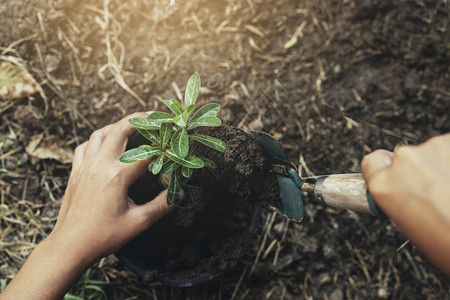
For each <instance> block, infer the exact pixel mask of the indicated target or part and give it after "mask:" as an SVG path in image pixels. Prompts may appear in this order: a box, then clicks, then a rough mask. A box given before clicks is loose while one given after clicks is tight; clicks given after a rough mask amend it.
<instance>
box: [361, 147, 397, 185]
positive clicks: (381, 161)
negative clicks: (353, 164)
mask: <svg viewBox="0 0 450 300" xmlns="http://www.w3.org/2000/svg"><path fill="white" fill-rule="evenodd" d="M393 158H394V153H393V152H390V151H387V150H376V151H374V152H372V153H370V154H368V155H366V156H364V158H363V160H362V161H361V171H362V173H363V177H364V179H365V180H366V182H369V181H370V180H371V178H372V177H373V176H374V175H375V174H376V173H378V172H379V171H381V170H382V169H384V168H386V167H388V166H389V165H390V164H391V163H392V159H393Z"/></svg>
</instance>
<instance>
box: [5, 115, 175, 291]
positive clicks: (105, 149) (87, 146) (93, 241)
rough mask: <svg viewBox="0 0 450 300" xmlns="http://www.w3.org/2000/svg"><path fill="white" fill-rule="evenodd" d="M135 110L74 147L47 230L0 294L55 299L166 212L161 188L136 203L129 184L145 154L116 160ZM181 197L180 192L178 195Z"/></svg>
mask: <svg viewBox="0 0 450 300" xmlns="http://www.w3.org/2000/svg"><path fill="white" fill-rule="evenodd" d="M146 116H147V114H145V113H136V114H133V115H131V116H128V117H126V118H124V119H122V120H121V121H119V122H117V123H115V124H112V125H108V126H106V127H104V128H102V129H100V130H97V131H95V132H94V133H93V134H92V135H91V137H90V139H89V141H88V142H85V143H84V144H82V145H80V146H78V147H77V148H76V149H75V154H74V159H73V163H72V172H71V174H70V177H69V182H68V186H67V189H66V192H65V194H64V197H63V201H62V205H61V209H60V211H59V215H58V220H57V222H56V225H55V228H54V229H53V231H52V232H51V234H50V235H49V236H48V237H47V238H46V239H45V240H44V241H43V242H41V243H40V244H39V245H38V246H37V248H36V249H35V250H34V251H33V252H32V253H31V255H30V257H29V258H28V260H27V261H26V262H25V264H24V266H23V267H22V269H21V270H20V271H19V273H18V274H17V275H16V277H15V278H14V280H13V281H12V282H11V283H10V284H9V285H8V286H7V288H6V289H5V290H4V292H3V293H2V295H1V296H2V299H3V298H4V299H60V298H62V297H63V296H64V294H65V293H66V292H67V291H68V290H69V288H70V287H71V286H72V284H73V283H74V282H75V281H76V279H78V277H79V276H81V274H82V273H83V272H84V271H85V270H86V269H87V268H88V267H89V266H90V265H91V264H93V263H94V262H95V261H96V260H98V259H99V258H101V257H103V256H106V255H108V254H111V253H114V252H116V251H117V250H119V249H120V248H121V247H122V246H124V245H125V244H126V243H127V242H128V241H130V240H131V239H132V238H133V237H134V236H136V235H138V234H139V233H141V232H143V231H144V230H145V229H146V228H148V227H149V226H150V225H151V224H153V223H154V222H156V221H157V220H159V219H160V218H161V217H163V216H164V215H165V214H167V213H168V212H169V211H170V210H171V209H172V207H169V206H167V204H166V191H164V192H162V193H161V194H159V195H158V196H157V197H156V198H155V199H154V200H152V201H150V202H148V203H146V204H144V205H136V204H135V203H134V202H133V201H132V200H131V199H130V198H129V197H128V196H127V191H128V188H129V186H130V185H131V184H132V183H133V182H134V181H135V180H136V179H137V178H138V177H139V176H140V175H142V174H143V173H144V172H146V170H147V166H148V164H149V163H150V160H151V159H148V160H146V161H139V162H136V163H132V164H124V163H121V162H119V156H120V155H121V154H122V153H123V152H124V150H125V147H126V144H127V140H128V136H130V135H131V134H132V133H133V132H134V131H135V128H134V127H133V126H132V125H130V124H129V123H128V119H129V118H132V117H146ZM180 197H182V195H180Z"/></svg>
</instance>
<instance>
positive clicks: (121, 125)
mask: <svg viewBox="0 0 450 300" xmlns="http://www.w3.org/2000/svg"><path fill="white" fill-rule="evenodd" d="M136 117H140V118H146V117H147V114H146V113H144V112H140V113H134V114H132V115H129V116H126V117H125V118H123V119H122V120H120V121H119V122H117V123H115V124H113V125H112V127H111V130H110V131H109V132H108V134H107V136H106V138H105V140H104V142H103V145H102V148H101V150H100V151H101V153H102V155H104V156H105V157H108V158H111V159H118V158H119V156H120V155H121V154H122V153H123V152H124V151H125V147H126V144H127V141H128V137H129V136H130V135H131V134H132V133H133V132H135V131H136V128H135V127H134V126H133V125H131V124H130V123H129V122H128V120H129V119H131V118H136Z"/></svg>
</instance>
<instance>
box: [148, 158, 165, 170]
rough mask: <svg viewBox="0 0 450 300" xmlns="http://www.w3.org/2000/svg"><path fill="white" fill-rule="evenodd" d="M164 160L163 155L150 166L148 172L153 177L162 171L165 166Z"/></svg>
mask: <svg viewBox="0 0 450 300" xmlns="http://www.w3.org/2000/svg"><path fill="white" fill-rule="evenodd" d="M163 159H164V155H161V156H160V157H158V158H157V159H155V160H154V161H152V162H151V163H150V164H149V165H148V170H149V171H150V172H152V173H153V175H156V174H158V173H159V172H160V171H161V168H162V165H163Z"/></svg>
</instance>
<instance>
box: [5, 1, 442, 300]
mask: <svg viewBox="0 0 450 300" xmlns="http://www.w3.org/2000/svg"><path fill="white" fill-rule="evenodd" d="M171 2H172V3H174V5H171V4H170V3H171ZM105 3H109V5H108V6H107V10H106V9H105V6H104V4H105ZM449 5H450V4H449V3H448V1H444V0H429V1H416V0H392V1H389V0H377V1H369V0H363V1H353V0H340V1H337V0H331V1H330V0H308V1H295V0H264V1H262V0H236V1H231V0H230V1H209V0H193V1H113V0H110V1H109V2H108V1H106V2H105V1H100V0H93V1H75V0H67V1H51V0H48V1H44V0H35V1H28V0H22V1H17V0H3V1H1V4H0V20H1V27H0V46H2V47H7V46H8V45H12V46H11V47H12V48H13V49H14V51H10V52H8V51H6V52H5V53H3V55H12V56H20V57H22V58H23V60H24V61H25V62H26V64H27V67H28V69H29V71H30V72H31V74H32V75H33V76H34V77H35V78H36V79H37V80H38V82H40V83H41V85H42V86H43V89H44V91H45V93H46V95H47V98H48V104H49V111H48V114H45V110H44V109H45V106H44V101H43V99H41V97H40V96H39V95H36V96H34V97H29V98H26V99H22V100H14V101H12V102H8V103H5V102H2V104H1V106H0V114H1V116H0V120H1V121H0V143H3V144H2V145H5V144H4V141H8V142H7V144H8V147H4V146H2V147H0V148H1V149H0V150H1V151H2V152H1V153H0V164H1V165H0V166H1V172H0V189H1V199H0V200H1V210H0V214H1V220H2V221H1V228H2V231H1V235H0V236H1V239H2V242H4V244H2V245H4V246H2V247H0V252H1V255H0V260H1V264H0V265H1V266H2V268H1V270H0V274H1V276H0V277H1V278H6V279H7V280H10V279H11V278H12V277H13V276H14V274H15V273H16V272H17V270H18V268H19V267H20V266H21V265H22V263H23V260H24V259H25V257H26V256H27V255H28V253H29V251H30V248H31V247H32V245H34V243H36V242H38V241H40V240H42V238H43V237H45V235H46V234H48V233H49V232H50V230H51V228H52V227H53V225H54V221H55V219H54V217H55V216H56V214H57V209H58V207H59V203H60V199H61V197H62V195H63V193H64V189H65V184H66V182H67V178H68V174H69V171H70V167H69V166H68V165H64V164H61V163H59V162H58V161H55V160H40V159H37V158H34V157H32V156H30V155H29V154H28V153H26V151H25V147H26V146H27V145H28V143H29V142H30V141H31V139H32V137H33V136H34V135H37V134H41V133H44V135H45V137H46V138H51V137H57V138H59V139H61V140H63V141H65V142H67V143H68V144H69V145H70V146H71V147H72V148H75V147H76V146H77V145H79V144H81V143H82V142H84V141H86V140H87V139H88V138H89V135H90V134H91V133H92V131H93V130H95V129H96V128H100V127H102V126H104V125H106V124H109V123H111V122H114V121H117V120H118V119H120V118H122V117H124V116H125V115H127V114H129V113H131V112H134V111H146V110H161V109H165V108H164V105H163V104H162V101H161V100H162V99H170V98H178V94H179V90H181V94H182V92H183V87H184V86H185V84H186V81H187V79H188V78H189V76H190V75H191V74H192V73H194V71H198V72H199V74H200V76H201V78H202V90H201V93H200V98H199V104H203V103H207V102H219V103H220V104H221V105H222V110H221V115H220V116H221V118H222V120H223V122H224V124H226V125H231V126H235V127H238V128H244V129H246V128H255V127H258V128H261V126H262V130H263V131H266V132H268V133H270V134H272V135H273V136H275V137H276V138H277V139H278V140H279V141H280V142H281V144H282V145H283V147H284V148H285V149H286V153H287V155H288V157H289V158H290V159H291V160H292V161H293V162H294V163H296V164H297V163H298V164H299V165H301V166H300V168H299V169H301V170H302V176H303V177H306V176H312V175H313V174H314V175H318V174H334V173H348V172H356V171H359V164H360V161H361V159H362V157H363V156H364V155H365V154H367V153H369V152H371V151H373V150H375V149H377V148H384V149H388V150H393V149H395V147H396V145H399V144H404V143H408V144H418V143H421V142H423V141H425V140H427V139H428V138H430V137H432V136H435V135H438V134H442V133H446V132H448V131H449V130H450V114H449V112H450V85H449V84H448V82H449V81H450V70H449V66H450V51H449V43H450V35H449V14H450V6H449ZM295 38H296V39H295ZM109 46H110V47H109ZM0 51H3V50H1V49H0ZM114 62H117V63H116V65H115V63H114ZM118 75H121V76H122V77H123V79H124V80H125V82H126V83H127V85H128V86H129V87H130V88H131V89H132V90H133V91H134V92H135V93H136V94H137V95H139V97H140V98H141V99H142V100H139V99H138V97H136V95H134V96H133V95H131V94H130V92H129V91H126V90H125V89H124V86H123V84H122V86H121V85H120V84H119V83H120V82H121V81H120V78H119V76H118ZM11 151H12V152H11ZM305 170H309V171H308V172H306V171H305ZM304 200H305V208H306V212H307V215H306V217H305V219H304V221H303V223H301V224H293V223H288V222H286V220H285V219H283V218H282V217H279V216H276V215H272V212H269V211H268V210H264V212H263V222H262V223H261V227H260V231H259V233H258V236H257V238H256V240H255V242H254V244H253V248H252V249H250V250H249V251H248V253H247V254H246V255H245V256H244V257H243V258H242V259H241V260H240V262H239V263H238V264H237V265H236V267H235V268H233V269H232V270H231V271H230V272H228V273H227V274H225V275H224V276H221V277H220V278H216V279H214V280H213V281H211V282H208V283H206V284H203V285H200V286H197V287H192V288H185V289H181V288H168V287H162V286H161V287H158V288H154V289H153V288H149V287H148V286H147V285H145V284H143V283H142V282H141V281H140V280H139V279H138V278H137V277H136V276H133V275H132V273H130V272H129V271H128V270H126V269H125V268H124V267H123V266H121V265H120V264H118V263H117V262H116V261H115V260H114V259H109V260H108V261H107V263H105V265H104V266H103V268H102V270H100V271H99V272H98V273H97V274H98V275H96V276H97V277H96V278H97V279H101V280H105V281H107V282H110V283H111V284H110V285H108V286H107V287H106V288H105V290H106V292H107V294H108V296H109V297H110V298H111V299H149V298H150V299H152V298H158V299H230V298H232V299H322V298H323V299H334V300H338V299H374V298H380V299H385V298H388V299H427V298H428V299H448V298H449V296H448V295H449V292H450V282H449V280H448V279H447V278H446V277H445V276H444V275H443V274H442V273H441V272H439V270H438V269H437V268H436V267H434V266H433V265H432V264H431V263H430V262H429V261H428V260H427V259H426V258H425V257H424V256H423V255H422V254H421V252H420V251H419V250H418V249H417V248H416V247H415V246H414V245H412V244H411V243H406V244H405V242H406V238H405V237H404V236H403V235H402V234H401V233H400V232H398V230H397V229H396V228H395V226H394V225H393V224H392V223H391V222H390V221H389V220H387V219H377V218H375V217H372V216H368V215H363V214H350V213H348V212H346V211H339V210H335V209H330V208H327V207H324V206H323V205H322V204H318V203H315V202H313V201H312V199H309V198H307V197H304ZM24 245H29V246H24Z"/></svg>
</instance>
